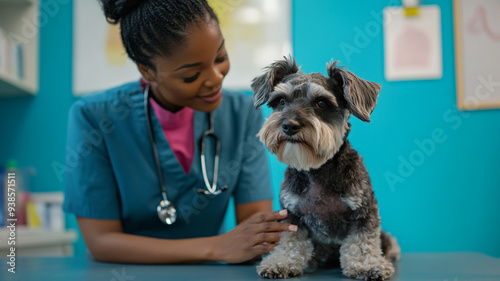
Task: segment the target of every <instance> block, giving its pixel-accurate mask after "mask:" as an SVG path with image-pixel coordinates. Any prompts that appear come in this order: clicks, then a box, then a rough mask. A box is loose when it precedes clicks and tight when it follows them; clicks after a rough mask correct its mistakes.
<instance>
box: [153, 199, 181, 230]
mask: <svg viewBox="0 0 500 281" xmlns="http://www.w3.org/2000/svg"><path fill="white" fill-rule="evenodd" d="M156 211H157V212H158V217H159V218H160V220H161V221H162V222H163V223H165V224H168V225H170V224H173V223H174V222H175V221H176V220H177V211H176V210H175V208H174V205H173V204H172V203H170V201H168V200H161V201H160V204H158V207H156Z"/></svg>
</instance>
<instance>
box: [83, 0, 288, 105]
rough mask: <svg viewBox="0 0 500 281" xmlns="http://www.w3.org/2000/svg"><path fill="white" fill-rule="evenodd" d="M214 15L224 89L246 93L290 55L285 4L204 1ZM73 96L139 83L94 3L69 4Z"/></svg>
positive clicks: (275, 0) (280, 0)
mask: <svg viewBox="0 0 500 281" xmlns="http://www.w3.org/2000/svg"><path fill="white" fill-rule="evenodd" d="M208 3H209V4H210V6H211V7H212V8H213V10H214V12H215V13H216V14H217V16H218V18H219V22H220V26H221V30H222V33H223V35H224V38H225V44H226V50H227V51H228V55H229V59H230V62H231V70H230V71H229V74H228V75H227V76H226V78H225V79H224V84H223V87H224V88H231V89H250V84H251V81H252V79H253V78H254V77H255V76H257V75H260V74H261V73H262V69H263V68H264V67H265V66H267V65H269V64H270V63H271V62H273V61H275V60H279V59H281V58H283V56H287V55H288V54H291V53H292V47H291V46H292V44H291V1H290V0H238V1H234V0H208ZM73 5H74V27H73V28H74V38H73V42H74V43H73V46H74V47H73V48H74V50H73V52H74V53H73V92H74V94H75V95H76V96H81V95H85V94H88V93H92V92H95V91H99V90H104V89H107V88H110V87H114V86H118V85H121V84H123V83H126V82H129V81H134V80H137V79H139V78H140V73H139V71H138V70H137V67H136V65H135V64H134V63H133V62H132V61H131V60H130V59H129V58H128V57H127V54H126V52H125V49H124V48H123V45H122V43H121V37H120V33H119V32H120V28H119V26H118V25H111V24H109V23H107V22H106V20H105V18H104V15H103V12H102V11H101V7H100V6H99V4H98V2H97V1H88V0H74V4H73Z"/></svg>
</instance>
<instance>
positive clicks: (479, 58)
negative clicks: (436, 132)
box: [453, 0, 500, 110]
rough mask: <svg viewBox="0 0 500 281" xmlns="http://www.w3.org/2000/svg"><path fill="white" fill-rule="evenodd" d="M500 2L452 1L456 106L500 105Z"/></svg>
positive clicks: (486, 0) (462, 107)
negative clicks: (499, 15)
mask: <svg viewBox="0 0 500 281" xmlns="http://www.w3.org/2000/svg"><path fill="white" fill-rule="evenodd" d="M499 13H500V1H498V0H453V20H454V29H455V63H456V66H455V68H456V87H457V105H458V108H459V109H460V110H479V109H493V108H500V67H498V66H499V65H500V18H499V17H498V16H497V15H498V14H499Z"/></svg>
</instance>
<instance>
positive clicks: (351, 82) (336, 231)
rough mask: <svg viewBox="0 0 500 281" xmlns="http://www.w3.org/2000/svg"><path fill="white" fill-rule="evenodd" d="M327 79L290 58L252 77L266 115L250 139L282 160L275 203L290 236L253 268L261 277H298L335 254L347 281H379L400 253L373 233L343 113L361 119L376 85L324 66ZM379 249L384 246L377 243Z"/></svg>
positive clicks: (367, 184) (375, 219)
mask: <svg viewBox="0 0 500 281" xmlns="http://www.w3.org/2000/svg"><path fill="white" fill-rule="evenodd" d="M327 73H328V77H325V76H324V75H322V74H320V73H311V74H304V73H302V72H299V67H297V65H296V63H295V60H294V58H293V57H291V56H289V57H288V58H285V59H284V60H280V61H277V62H275V63H273V64H272V65H270V66H269V67H268V68H267V70H266V73H265V74H263V75H262V76H260V77H257V78H255V79H254V81H253V83H252V89H253V91H254V106H255V107H256V108H257V107H260V106H261V105H263V104H265V103H267V105H268V106H269V107H271V108H272V109H273V112H272V113H271V115H270V116H269V118H268V119H267V120H266V122H265V123H264V125H263V127H262V129H261V130H260V132H259V134H258V136H260V139H261V141H262V142H263V143H264V144H265V145H266V146H267V148H268V149H269V151H270V152H271V153H273V154H276V156H277V158H278V160H279V161H281V162H283V163H285V164H287V165H288V168H287V170H286V172H285V178H284V181H283V183H282V185H281V191H280V202H281V205H282V206H283V207H284V208H286V209H288V211H289V215H288V218H287V219H286V221H287V222H291V223H293V224H297V225H298V226H299V230H298V231H297V233H290V232H284V233H283V234H282V236H281V239H280V242H279V245H278V246H277V247H276V248H275V249H274V250H273V251H272V252H271V254H270V255H269V256H267V257H265V258H264V260H263V261H262V262H261V264H260V265H259V266H258V267H257V271H258V273H259V274H260V275H262V276H264V277H267V278H288V277H293V276H297V275H300V274H301V273H302V272H303V271H304V269H305V268H306V267H307V266H308V265H309V264H310V263H311V262H313V260H321V259H330V260H331V259H332V257H333V259H334V260H335V259H340V265H341V267H342V269H343V273H344V274H345V275H346V276H348V277H352V278H357V279H365V280H385V279H387V278H389V277H390V276H391V275H392V274H393V273H394V267H393V265H392V263H391V261H392V260H394V259H398V258H399V254H400V249H399V245H398V243H397V241H396V239H395V238H394V237H392V236H390V235H389V234H386V233H383V232H381V229H380V217H379V210H378V205H377V199H376V198H375V195H374V192H373V189H372V185H371V181H370V177H369V175H368V172H367V170H366V167H365V165H364V163H363V160H362V158H361V156H360V155H359V154H358V153H357V152H356V151H355V150H354V149H353V148H352V147H351V144H350V143H349V141H348V140H347V136H348V134H349V131H350V124H349V123H348V120H349V117H350V115H351V114H353V115H354V116H356V117H358V118H359V119H361V120H363V121H365V122H369V121H370V115H371V113H372V111H373V110H374V108H375V105H376V102H377V97H378V94H379V91H380V88H381V87H380V85H379V84H377V83H373V82H369V81H366V80H363V79H361V78H359V77H357V76H356V75H354V74H353V73H351V72H349V71H347V70H345V69H344V68H341V67H338V66H337V62H333V63H331V64H328V65H327ZM383 246H384V248H382V247H383Z"/></svg>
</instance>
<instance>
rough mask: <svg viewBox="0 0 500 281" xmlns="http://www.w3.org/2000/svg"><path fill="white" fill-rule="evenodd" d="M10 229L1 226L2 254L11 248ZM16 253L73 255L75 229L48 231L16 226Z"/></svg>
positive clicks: (25, 254) (0, 248)
mask: <svg viewBox="0 0 500 281" xmlns="http://www.w3.org/2000/svg"><path fill="white" fill-rule="evenodd" d="M9 233H10V230H9V229H7V228H6V227H2V228H0V241H3V242H2V243H0V253H2V256H5V255H4V254H6V253H7V251H9V250H10V247H11V246H9V245H8V244H7V243H4V242H5V241H6V240H5V239H6V238H7V237H9ZM15 237H16V240H15V241H16V245H15V247H16V255H22V256H72V255H73V242H75V241H76V239H77V233H76V231H75V230H72V229H71V230H66V231H48V230H44V229H32V228H27V227H25V226H17V227H16V236H15Z"/></svg>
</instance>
